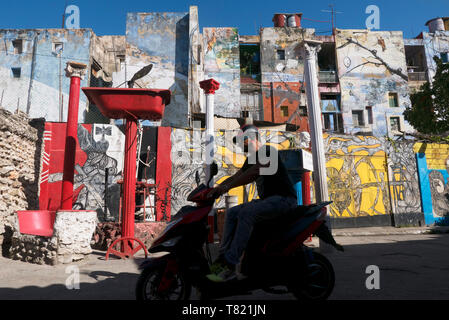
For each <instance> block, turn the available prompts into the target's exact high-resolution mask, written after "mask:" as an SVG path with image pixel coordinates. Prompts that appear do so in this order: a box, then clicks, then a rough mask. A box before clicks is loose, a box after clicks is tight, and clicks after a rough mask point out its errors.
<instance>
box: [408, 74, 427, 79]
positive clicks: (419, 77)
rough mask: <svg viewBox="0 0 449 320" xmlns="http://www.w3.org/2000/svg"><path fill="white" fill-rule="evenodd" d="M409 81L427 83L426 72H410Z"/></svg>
mask: <svg viewBox="0 0 449 320" xmlns="http://www.w3.org/2000/svg"><path fill="white" fill-rule="evenodd" d="M408 81H427V73H426V72H409V73H408Z"/></svg>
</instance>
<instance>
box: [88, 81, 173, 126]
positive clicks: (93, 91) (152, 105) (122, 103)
mask: <svg viewBox="0 0 449 320" xmlns="http://www.w3.org/2000/svg"><path fill="white" fill-rule="evenodd" d="M82 90H83V91H84V93H85V95H86V96H87V98H88V99H89V101H90V102H91V103H93V104H95V105H96V106H97V107H98V109H99V110H100V112H101V113H102V114H103V115H104V116H106V117H108V118H111V119H124V118H131V119H133V118H134V119H144V120H153V121H155V120H160V119H162V116H163V115H164V109H165V106H166V105H168V104H169V103H170V96H171V92H170V90H166V89H138V88H82Z"/></svg>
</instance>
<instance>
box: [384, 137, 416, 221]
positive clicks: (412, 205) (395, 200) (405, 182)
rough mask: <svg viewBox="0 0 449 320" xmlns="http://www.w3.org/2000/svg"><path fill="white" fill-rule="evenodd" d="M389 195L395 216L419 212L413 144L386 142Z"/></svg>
mask: <svg viewBox="0 0 449 320" xmlns="http://www.w3.org/2000/svg"><path fill="white" fill-rule="evenodd" d="M386 148H387V155H388V169H389V177H390V195H391V203H392V210H393V213H395V214H400V213H417V212H421V198H420V191H419V181H418V171H417V167H416V158H415V154H414V152H413V143H412V142H406V141H396V142H394V143H391V142H388V141H387V142H386Z"/></svg>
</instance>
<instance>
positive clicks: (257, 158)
mask: <svg viewBox="0 0 449 320" xmlns="http://www.w3.org/2000/svg"><path fill="white" fill-rule="evenodd" d="M271 154H273V155H275V156H274V159H272V158H271V157H270V155H271ZM276 158H277V164H278V165H277V170H273V169H269V168H268V161H269V160H271V161H274V160H276ZM248 159H251V163H248ZM271 161H270V166H274V167H273V168H276V166H275V164H271ZM256 163H259V164H261V165H262V166H264V167H265V168H262V167H261V168H259V176H258V177H257V180H256V185H257V193H258V194H259V198H260V199H266V198H268V197H271V196H275V195H277V196H282V197H291V198H295V199H296V191H295V189H294V188H293V185H292V183H291V181H290V178H289V176H288V172H287V169H286V168H285V166H284V164H283V162H282V160H281V157H280V156H279V152H278V151H277V150H276V149H274V148H273V147H270V146H268V145H263V146H262V147H261V148H260V149H259V150H258V151H257V152H256V153H255V154H253V155H252V156H249V157H248V158H246V161H245V163H244V164H243V166H242V170H243V171H246V170H248V169H249V168H250V167H251V166H252V165H254V164H256ZM264 169H267V170H269V171H271V172H268V173H267V172H265V173H264V172H263V170H264ZM273 171H274V172H273Z"/></svg>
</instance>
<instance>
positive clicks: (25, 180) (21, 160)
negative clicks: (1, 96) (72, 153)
mask: <svg viewBox="0 0 449 320" xmlns="http://www.w3.org/2000/svg"><path fill="white" fill-rule="evenodd" d="M32 123H33V126H31V125H30V124H29V119H28V117H27V116H26V114H24V113H22V112H19V113H18V114H12V113H10V112H9V111H7V110H4V109H0V237H2V236H4V239H5V240H6V241H9V239H8V237H9V236H10V234H8V233H9V232H10V231H11V229H10V228H11V226H13V223H14V213H15V211H17V210H26V209H30V210H31V209H38V208H39V199H38V193H39V184H38V182H39V172H40V167H41V151H42V134H43V125H44V123H43V121H38V120H33V122H32ZM5 233H6V234H5ZM0 242H2V241H0Z"/></svg>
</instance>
